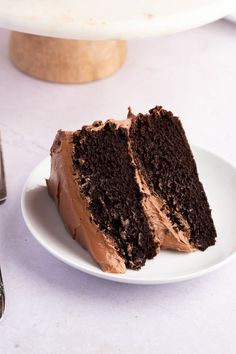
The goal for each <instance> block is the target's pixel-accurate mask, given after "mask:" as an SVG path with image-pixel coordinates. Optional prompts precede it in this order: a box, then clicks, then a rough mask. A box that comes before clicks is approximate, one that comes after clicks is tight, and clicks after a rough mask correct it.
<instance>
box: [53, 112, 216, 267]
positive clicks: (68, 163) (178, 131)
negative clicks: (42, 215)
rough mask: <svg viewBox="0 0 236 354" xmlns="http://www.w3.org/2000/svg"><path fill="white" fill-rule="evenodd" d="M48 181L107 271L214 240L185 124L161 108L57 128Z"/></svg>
mask: <svg viewBox="0 0 236 354" xmlns="http://www.w3.org/2000/svg"><path fill="white" fill-rule="evenodd" d="M47 186H48V191H49V193H50V195H51V196H52V198H53V199H54V200H55V202H56V204H57V207H58V210H59V213H60V214H61V217H62V219H63V221H64V224H65V226H66V227H67V229H68V230H69V231H70V233H71V234H72V236H73V237H74V238H75V239H76V240H77V241H79V242H80V244H81V245H82V246H83V247H84V248H86V249H87V250H88V251H89V252H90V254H91V256H92V257H93V258H94V260H95V261H96V262H97V263H98V264H99V265H100V267H101V268H102V270H104V271H107V272H113V273H124V272H125V270H126V268H131V269H135V270H137V269H140V268H141V267H142V266H143V265H144V264H145V262H146V260H147V259H151V258H153V257H155V256H156V254H157V253H158V252H159V251H160V249H161V248H166V249H172V250H178V251H185V252H191V251H194V250H196V249H199V250H201V251H204V250H205V249H206V248H207V247H209V246H211V245H214V243H215V238H216V231H215V227H214V224H213V220H212V217H211V210H210V208H209V204H208V201H207V197H206V194H205V192H204V189H203V186H202V184H201V182H200V181H199V177H198V173H197V167H196V163H195V161H194V158H193V155H192V152H191V150H190V147H189V144H188V141H187V138H186V136H185V133H184V130H183V127H182V124H181V122H180V120H179V119H178V118H177V117H174V116H173V114H172V113H171V112H168V111H166V110H164V109H163V108H162V107H158V106H157V107H155V108H153V109H151V110H150V111H149V113H148V114H145V115H143V114H138V115H137V116H135V115H134V114H132V113H131V111H130V110H129V114H128V118H127V119H125V120H123V121H116V120H112V119H110V120H108V121H107V122H105V123H102V122H101V121H96V122H94V123H93V124H92V125H90V126H84V127H82V129H81V130H78V131H75V132H63V131H59V132H58V133H57V136H56V138H55V141H54V143H53V146H52V148H51V174H50V178H49V180H48V181H47Z"/></svg>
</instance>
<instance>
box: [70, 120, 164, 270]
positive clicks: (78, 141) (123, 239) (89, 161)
mask: <svg viewBox="0 0 236 354" xmlns="http://www.w3.org/2000/svg"><path fill="white" fill-rule="evenodd" d="M95 125H96V124H95ZM128 133H129V132H128V129H127V128H125V127H119V126H116V124H115V123H114V122H111V121H110V122H107V123H106V124H105V125H104V127H102V129H91V128H90V127H84V128H82V130H81V131H80V132H78V133H76V132H75V133H74V134H73V145H74V147H73V151H74V153H73V155H72V159H73V165H74V170H75V172H76V171H78V172H79V174H78V180H77V183H78V188H79V189H80V191H81V194H82V195H83V196H84V197H85V198H87V200H88V209H89V211H90V213H91V221H92V222H94V223H95V224H96V225H97V226H98V228H99V230H100V231H102V232H104V233H105V235H106V236H107V237H108V238H112V239H113V240H114V242H115V244H116V245H117V250H118V252H119V254H120V256H121V257H123V258H124V260H125V264H126V266H127V268H131V269H139V268H140V267H141V266H143V265H144V264H145V261H146V259H150V258H153V257H154V256H155V255H156V253H157V249H158V246H159V244H158V243H157V242H156V241H155V240H154V235H153V233H152V230H150V228H149V225H148V221H147V218H146V215H145V213H144V210H143V206H142V192H141V191H140V188H139V185H138V183H137V181H136V178H135V166H134V164H133V163H132V157H131V154H130V151H129V135H128Z"/></svg>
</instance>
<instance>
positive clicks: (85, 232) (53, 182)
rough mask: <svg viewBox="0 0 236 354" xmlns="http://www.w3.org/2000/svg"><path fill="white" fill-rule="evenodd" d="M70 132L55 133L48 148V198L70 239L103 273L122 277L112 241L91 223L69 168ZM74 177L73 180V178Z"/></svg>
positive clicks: (122, 267) (122, 269)
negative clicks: (80, 247)
mask: <svg viewBox="0 0 236 354" xmlns="http://www.w3.org/2000/svg"><path fill="white" fill-rule="evenodd" d="M71 140H72V132H63V131H58V133H57V136H56V138H55V140H54V143H53V145H52V148H51V174H50V178H49V180H47V187H48V191H49V194H50V195H51V197H52V198H53V199H54V201H55V203H56V205H57V207H58V210H59V213H60V215H61V217H62V219H63V221H64V224H65V226H66V228H67V229H68V231H69V232H70V233H71V234H72V236H73V238H74V239H76V240H77V241H79V243H80V244H81V245H82V246H83V247H84V248H85V249H87V250H88V251H89V253H90V254H91V256H92V257H93V258H94V260H95V261H96V262H97V263H98V264H99V265H100V267H101V268H102V270H103V271H104V272H110V273H124V272H125V270H126V267H125V262H124V260H123V258H121V257H120V256H119V254H118V252H117V250H116V249H115V244H114V243H113V241H112V240H111V239H109V238H107V237H106V235H105V234H104V233H102V232H101V231H99V230H98V227H97V225H95V224H94V223H93V222H91V221H90V213H89V211H88V209H87V206H88V204H87V201H86V199H84V198H82V196H81V194H80V193H79V189H78V186H77V185H76V183H75V175H74V171H73V166H72V158H71V155H72V143H71ZM73 176H74V177H73Z"/></svg>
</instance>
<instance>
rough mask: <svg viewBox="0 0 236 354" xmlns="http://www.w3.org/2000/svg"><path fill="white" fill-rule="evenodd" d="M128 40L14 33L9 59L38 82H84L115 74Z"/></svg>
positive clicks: (121, 62)
mask: <svg viewBox="0 0 236 354" xmlns="http://www.w3.org/2000/svg"><path fill="white" fill-rule="evenodd" d="M125 56H126V42H125V41H115V40H114V41H113V40H110V41H82V40H70V39H59V38H51V37H43V36H36V35H32V34H26V33H19V32H12V34H11V40H10V58H11V60H12V62H13V63H14V65H15V66H16V67H17V68H19V69H20V70H22V71H23V72H25V73H26V74H28V75H31V76H34V77H36V78H38V79H42V80H47V81H53V82H61V83H82V82H88V81H93V80H98V79H102V78H103V77H106V76H109V75H111V74H113V73H114V72H115V71H116V70H117V69H119V68H120V66H121V65H122V64H123V63H124V60H125Z"/></svg>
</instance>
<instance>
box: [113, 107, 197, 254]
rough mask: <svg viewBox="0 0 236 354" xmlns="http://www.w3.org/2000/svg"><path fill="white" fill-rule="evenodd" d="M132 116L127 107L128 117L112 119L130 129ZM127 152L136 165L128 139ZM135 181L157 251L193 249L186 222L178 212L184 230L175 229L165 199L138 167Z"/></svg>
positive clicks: (189, 250) (187, 250) (188, 250)
mask: <svg viewBox="0 0 236 354" xmlns="http://www.w3.org/2000/svg"><path fill="white" fill-rule="evenodd" d="M132 116H133V114H132V112H131V110H130V109H129V114H128V118H127V119H125V120H122V121H116V120H112V122H113V123H115V124H116V126H117V128H119V127H123V128H126V129H128V130H129V129H130V126H131V119H130V118H131V117H132ZM128 148H129V153H130V156H131V158H132V163H133V164H134V165H136V167H137V163H136V162H135V157H134V152H133V151H132V148H131V144H130V141H129V147H128ZM135 171H136V172H135V174H136V181H137V183H138V185H139V188H140V190H141V191H142V193H143V199H142V205H143V209H144V213H145V215H146V217H147V220H148V223H149V226H150V228H151V229H152V230H153V232H154V241H155V242H158V243H159V244H160V247H158V248H157V253H158V252H160V248H163V249H171V250H177V251H183V252H191V251H194V250H195V247H193V246H192V245H191V244H190V243H189V238H190V230H189V226H188V224H187V222H186V221H185V220H184V219H183V217H182V215H181V214H180V213H178V218H179V219H180V220H181V223H182V224H183V225H184V231H180V230H178V231H177V230H175V228H174V227H173V225H172V223H171V222H170V221H169V219H168V218H167V216H166V214H165V213H164V212H163V211H162V210H163V209H165V201H164V200H162V198H161V197H159V196H157V195H156V193H154V191H151V190H150V188H149V187H148V185H147V183H146V182H145V180H144V177H143V176H142V174H141V173H140V170H139V169H138V168H136V169H135Z"/></svg>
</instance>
